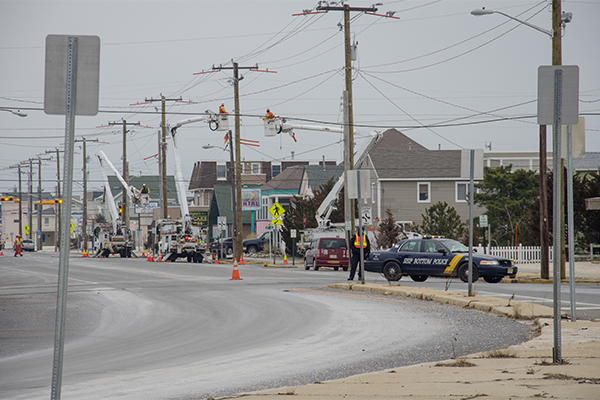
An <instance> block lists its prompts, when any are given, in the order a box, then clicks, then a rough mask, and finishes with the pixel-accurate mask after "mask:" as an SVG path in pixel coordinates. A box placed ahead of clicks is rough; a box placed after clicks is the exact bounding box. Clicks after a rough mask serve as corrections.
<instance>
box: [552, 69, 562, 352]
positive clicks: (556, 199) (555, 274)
mask: <svg viewBox="0 0 600 400" xmlns="http://www.w3.org/2000/svg"><path fill="white" fill-rule="evenodd" d="M562 82H563V71H562V70H561V69H556V70H555V71H554V127H553V129H552V131H553V132H552V134H553V146H552V147H553V150H554V160H553V161H554V182H553V188H554V193H553V208H554V210H553V215H552V218H553V221H552V222H553V225H554V226H553V231H552V236H553V243H552V246H553V249H552V258H553V260H552V278H553V285H552V286H553V294H554V306H553V316H554V349H553V352H552V359H553V362H554V363H555V364H557V363H560V362H561V361H562V357H561V343H560V269H559V262H560V242H561V241H560V213H561V209H560V203H561V202H560V197H561V193H560V176H561V175H562V174H561V170H560V168H561V167H560V158H561V157H560V150H561V143H560V125H561V109H562Z"/></svg>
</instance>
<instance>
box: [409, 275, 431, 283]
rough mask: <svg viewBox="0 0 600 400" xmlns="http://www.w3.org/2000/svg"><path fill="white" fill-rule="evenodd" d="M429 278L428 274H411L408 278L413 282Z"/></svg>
mask: <svg viewBox="0 0 600 400" xmlns="http://www.w3.org/2000/svg"><path fill="white" fill-rule="evenodd" d="M427 278H429V275H411V276H410V279H412V280H413V281H415V282H425V281H426V280H427Z"/></svg>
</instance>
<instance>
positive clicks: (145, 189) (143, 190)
mask: <svg viewBox="0 0 600 400" xmlns="http://www.w3.org/2000/svg"><path fill="white" fill-rule="evenodd" d="M149 193H150V189H148V188H147V187H146V184H145V183H144V185H143V186H142V188H141V189H140V194H149Z"/></svg>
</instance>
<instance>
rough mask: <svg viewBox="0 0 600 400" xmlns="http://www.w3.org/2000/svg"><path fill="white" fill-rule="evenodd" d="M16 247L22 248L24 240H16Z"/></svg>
mask: <svg viewBox="0 0 600 400" xmlns="http://www.w3.org/2000/svg"><path fill="white" fill-rule="evenodd" d="M15 245H16V246H22V245H23V240H22V239H21V238H17V240H15Z"/></svg>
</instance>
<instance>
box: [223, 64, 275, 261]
mask: <svg viewBox="0 0 600 400" xmlns="http://www.w3.org/2000/svg"><path fill="white" fill-rule="evenodd" d="M232 64H233V65H232V66H231V67H224V66H222V65H219V66H215V65H213V67H212V69H213V71H220V70H223V69H231V70H233V97H234V108H235V110H233V111H234V113H235V167H234V168H235V169H234V179H235V194H233V193H232V195H233V196H234V198H233V199H232V200H233V201H232V203H234V204H235V208H234V222H233V235H232V236H233V237H232V240H233V256H234V258H236V259H238V260H239V259H240V255H241V254H242V243H243V241H244V238H243V235H242V234H243V231H244V225H243V220H242V159H241V154H240V152H241V149H240V147H241V145H240V130H241V129H240V86H239V83H240V80H242V79H243V77H241V78H240V77H239V70H240V69H246V70H250V71H255V72H272V73H274V72H275V71H269V70H259V69H258V64H256V65H255V66H253V67H240V66H239V65H238V63H237V62H232ZM231 150H232V151H233V148H232V149H231Z"/></svg>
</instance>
